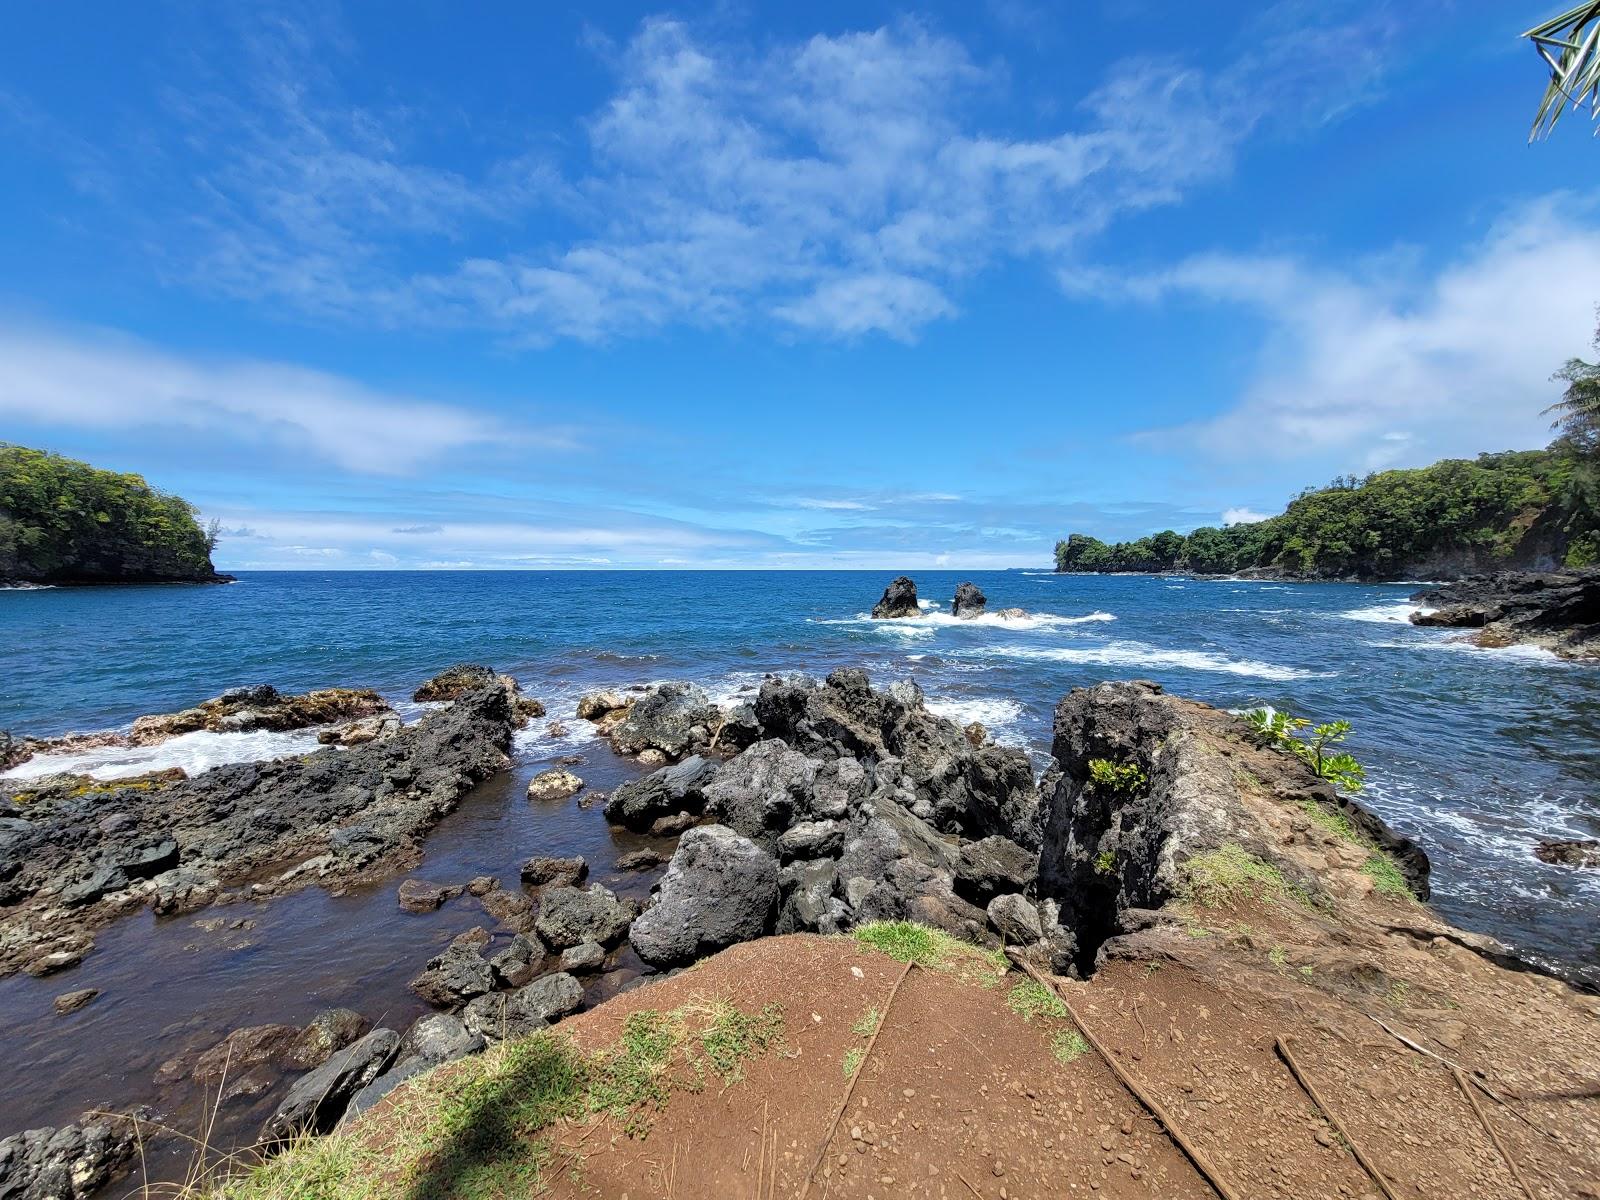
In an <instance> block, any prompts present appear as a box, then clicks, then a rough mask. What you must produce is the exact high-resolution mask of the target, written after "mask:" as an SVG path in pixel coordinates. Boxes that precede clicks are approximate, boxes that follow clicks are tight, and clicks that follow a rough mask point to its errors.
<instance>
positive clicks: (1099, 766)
mask: <svg viewBox="0 0 1600 1200" xmlns="http://www.w3.org/2000/svg"><path fill="white" fill-rule="evenodd" d="M1089 782H1091V783H1092V784H1094V786H1095V787H1097V788H1101V789H1103V790H1104V791H1107V792H1110V793H1111V794H1112V795H1113V796H1120V797H1125V798H1126V797H1132V796H1137V795H1138V794H1139V793H1140V792H1142V791H1144V789H1145V785H1146V784H1147V783H1149V782H1150V781H1149V779H1148V778H1147V777H1146V776H1145V773H1144V772H1143V771H1141V770H1140V769H1139V767H1138V764H1137V763H1114V762H1111V761H1110V760H1108V759H1104V758H1091V759H1090V760H1089Z"/></svg>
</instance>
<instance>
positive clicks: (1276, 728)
mask: <svg viewBox="0 0 1600 1200" xmlns="http://www.w3.org/2000/svg"><path fill="white" fill-rule="evenodd" d="M1244 719H1245V721H1246V722H1247V723H1248V724H1249V726H1250V728H1251V730H1252V731H1253V732H1254V733H1255V735H1256V736H1257V738H1259V739H1260V741H1261V742H1262V744H1263V745H1267V746H1273V747H1276V748H1277V749H1279V750H1287V751H1288V752H1289V753H1291V754H1293V755H1294V756H1295V757H1296V758H1298V759H1299V760H1300V761H1301V762H1303V763H1305V764H1306V766H1308V767H1310V768H1311V769H1312V770H1313V771H1315V772H1316V773H1317V776H1318V777H1319V778H1321V779H1326V780H1327V781H1328V782H1329V783H1332V784H1334V785H1335V786H1337V787H1340V788H1343V789H1344V790H1345V791H1347V792H1359V791H1360V790H1361V789H1362V787H1363V786H1364V785H1365V782H1366V771H1365V770H1363V769H1362V766H1361V764H1360V763H1359V762H1357V761H1356V759H1355V756H1354V755H1352V754H1350V753H1348V752H1347V751H1343V750H1337V751H1336V750H1333V749H1332V747H1334V746H1337V745H1339V744H1340V743H1341V742H1343V741H1344V740H1345V738H1347V737H1349V736H1350V722H1349V721H1327V722H1324V723H1323V724H1321V725H1313V724H1312V723H1311V722H1310V721H1309V720H1307V719H1306V718H1305V717H1295V716H1291V715H1290V714H1288V713H1286V712H1283V711H1282V710H1280V709H1273V708H1252V709H1250V710H1249V711H1248V712H1246V713H1245V714H1244Z"/></svg>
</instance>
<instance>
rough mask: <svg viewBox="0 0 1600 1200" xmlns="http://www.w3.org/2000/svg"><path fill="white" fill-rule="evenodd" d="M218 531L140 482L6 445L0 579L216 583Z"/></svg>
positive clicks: (1, 458)
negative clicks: (213, 559)
mask: <svg viewBox="0 0 1600 1200" xmlns="http://www.w3.org/2000/svg"><path fill="white" fill-rule="evenodd" d="M214 543H215V531H214V530H212V531H209V532H208V531H207V530H205V529H202V528H201V527H200V524H199V522H197V521H196V520H195V510H194V507H193V506H192V505H191V504H189V502H188V501H186V500H183V499H181V498H179V497H177V496H172V495H168V494H167V493H165V492H161V491H158V490H156V489H155V488H153V487H151V486H150V485H149V484H148V483H146V482H145V480H144V479H143V478H142V477H140V476H138V475H127V474H119V473H117V472H115V471H103V470H100V469H98V468H96V467H91V466H90V465H89V464H87V463H82V462H77V461H75V460H73V459H70V458H63V457H62V456H61V455H59V454H50V453H47V452H46V451H43V450H30V449H28V448H27V447H25V446H13V445H8V444H5V443H0V580H22V581H27V582H36V583H74V582H84V583H89V582H122V581H167V580H173V581H176V580H196V579H210V578H213V577H214V576H215V575H216V570H215V568H214V567H213V566H212V565H211V550H212V548H213V545H214Z"/></svg>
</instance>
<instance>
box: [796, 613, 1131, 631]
mask: <svg viewBox="0 0 1600 1200" xmlns="http://www.w3.org/2000/svg"><path fill="white" fill-rule="evenodd" d="M1116 619H1117V617H1116V614H1115V613H1108V612H1100V611H1096V612H1092V613H1085V614H1084V615H1083V616H1080V617H1064V616H1060V615H1058V614H1056V613H1028V614H1026V615H1025V616H1021V617H1003V616H1001V615H1000V614H999V613H998V612H986V613H980V614H979V615H978V616H976V617H954V616H951V615H950V614H949V613H946V612H930V613H924V614H923V615H922V616H920V617H894V618H878V617H873V616H870V615H868V614H867V613H857V614H856V615H855V616H853V617H833V618H827V617H813V618H811V623H812V624H813V625H860V626H866V627H869V628H872V629H876V630H878V631H879V632H882V633H890V634H897V635H899V636H902V637H932V636H933V635H934V633H935V631H937V630H939V629H971V628H977V629H1009V630H1013V631H1015V632H1019V633H1022V632H1029V631H1032V630H1039V629H1067V628H1071V627H1072V626H1074V625H1098V624H1100V623H1102V622H1105V621H1115V620H1116Z"/></svg>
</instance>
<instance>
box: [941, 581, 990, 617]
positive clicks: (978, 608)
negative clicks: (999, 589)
mask: <svg viewBox="0 0 1600 1200" xmlns="http://www.w3.org/2000/svg"><path fill="white" fill-rule="evenodd" d="M988 603H989V598H988V597H987V596H985V595H984V594H983V593H982V592H981V591H979V590H978V585H977V584H975V583H963V584H960V585H958V586H957V587H956V595H955V599H953V600H952V601H950V612H951V613H952V614H953V615H955V616H957V617H959V618H961V619H962V620H971V619H972V618H973V617H981V616H983V610H984V607H985V606H986V605H987V604H988Z"/></svg>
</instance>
